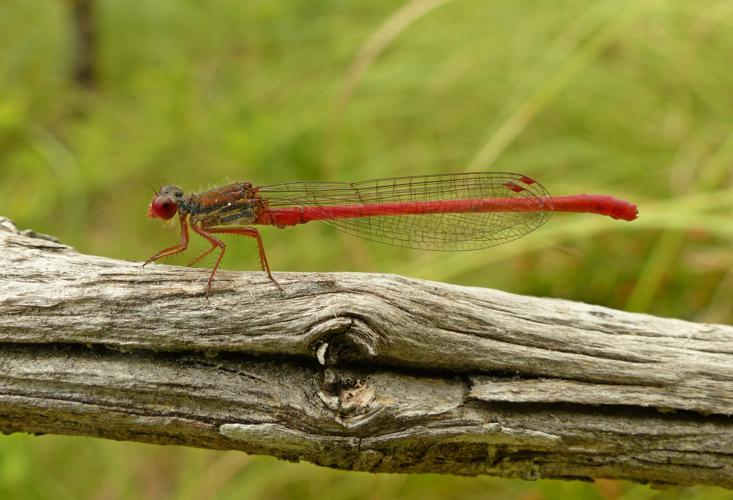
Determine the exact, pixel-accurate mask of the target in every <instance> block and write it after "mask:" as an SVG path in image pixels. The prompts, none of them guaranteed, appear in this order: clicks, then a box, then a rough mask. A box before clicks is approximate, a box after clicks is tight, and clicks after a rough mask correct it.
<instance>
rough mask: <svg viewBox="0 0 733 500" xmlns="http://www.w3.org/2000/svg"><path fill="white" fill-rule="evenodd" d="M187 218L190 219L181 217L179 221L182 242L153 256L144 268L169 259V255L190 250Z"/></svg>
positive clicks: (184, 215) (183, 215) (186, 215)
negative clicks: (163, 259)
mask: <svg viewBox="0 0 733 500" xmlns="http://www.w3.org/2000/svg"><path fill="white" fill-rule="evenodd" d="M186 217H188V214H180V215H179V220H180V221H181V242H180V243H179V244H178V245H173V246H172V247H168V248H164V249H163V250H161V251H160V252H158V253H156V254H155V255H153V256H152V257H150V258H149V259H148V260H146V261H145V263H144V264H143V267H145V266H146V265H147V264H150V263H151V262H153V261H155V260H158V259H161V258H163V257H168V256H169V255H174V254H177V253H181V252H183V251H184V250H186V248H188V222H187V221H186Z"/></svg>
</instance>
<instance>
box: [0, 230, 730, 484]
mask: <svg viewBox="0 0 733 500" xmlns="http://www.w3.org/2000/svg"><path fill="white" fill-rule="evenodd" d="M207 276H208V271H207V270H202V269H188V268H185V269H182V268H174V267H169V266H160V265H154V266H150V267H149V268H145V269H142V268H141V267H140V264H139V263H132V262H122V261H118V260H113V259H107V258H102V257H94V256H88V255H82V254H79V253H77V252H76V251H74V250H73V249H71V248H70V247H68V246H66V245H63V244H60V243H58V242H56V241H54V240H52V239H49V238H47V237H43V236H41V235H36V234H34V233H28V232H26V233H21V232H18V231H17V230H16V228H15V227H14V225H13V224H12V223H11V222H10V221H8V220H7V219H0V430H1V431H3V432H34V433H56V434H80V435H88V436H100V437H106V438H111V439H122V440H133V441H145V442H150V443H160V444H182V445H189V446H200V447H207V448H218V449H239V450H244V451H246V452H249V453H263V454H270V455H275V456H278V457H281V458H285V459H289V460H300V459H304V460H308V461H311V462H314V463H317V464H321V465H327V466H331V467H337V468H342V469H358V470H367V471H389V472H421V471H430V472H445V473H454V474H493V475H499V476H510V477H523V478H528V479H534V478H540V477H545V478H581V479H587V478H596V477H608V478H623V479H632V480H636V481H645V482H654V483H659V484H669V483H672V484H714V485H722V486H727V487H733V418H731V414H733V385H732V382H733V327H730V326H723V325H710V324H694V323H688V322H685V321H678V320H673V319H663V318H656V317H652V316H647V315H642V314H629V313H625V312H621V311H614V310H611V309H606V308H603V307H598V306H592V305H587V304H581V303H575V302H569V301H564V300H555V299H541V298H532V297H522V296H517V295H512V294H509V293H504V292H499V291H495V290H486V289H478V288H466V287H459V286H452V285H445V284H441V283H431V282H426V281H419V280H412V279H407V278H402V277H399V276H384V275H374V274H348V273H338V274H290V273H277V275H276V276H277V278H278V279H279V280H280V283H281V284H282V286H283V290H284V291H283V292H282V293H281V292H280V291H279V290H278V289H277V288H276V287H274V286H272V284H271V283H270V282H268V280H267V279H266V277H265V276H264V274H263V273H259V272H253V273H235V272H221V273H220V274H218V279H217V281H216V282H215V285H214V292H213V293H212V295H211V296H210V297H209V298H208V299H207V298H205V296H204V293H203V292H204V289H205V283H206V278H207Z"/></svg>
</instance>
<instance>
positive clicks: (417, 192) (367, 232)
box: [257, 172, 552, 250]
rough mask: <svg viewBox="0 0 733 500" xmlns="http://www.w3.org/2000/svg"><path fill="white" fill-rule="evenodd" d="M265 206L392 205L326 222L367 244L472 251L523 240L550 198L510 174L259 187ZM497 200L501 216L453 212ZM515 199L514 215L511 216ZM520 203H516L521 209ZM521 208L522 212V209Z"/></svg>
mask: <svg viewBox="0 0 733 500" xmlns="http://www.w3.org/2000/svg"><path fill="white" fill-rule="evenodd" d="M257 193H258V195H259V196H260V197H261V198H262V199H264V200H265V203H266V205H267V206H269V207H333V206H347V207H357V208H358V207H362V208H365V207H367V206H369V205H374V204H390V207H394V210H393V213H391V214H389V215H378V216H368V217H358V218H353V217H350V218H332V219H325V220H323V222H325V223H327V224H329V225H331V226H333V227H335V228H336V229H339V230H341V231H343V232H346V233H349V234H353V235H354V236H358V237H360V238H364V239H367V240H372V241H378V242H381V243H387V244H390V245H396V246H402V247H408V248H417V249H424V250H474V249H478V248H485V247H490V246H494V245H500V244H502V243H506V242H508V241H512V240H515V239H517V238H520V237H522V236H524V235H526V234H527V233H529V232H531V231H533V230H535V229H537V228H538V227H539V226H541V225H542V224H544V223H545V222H546V221H547V220H548V219H549V217H550V214H551V210H552V206H551V204H552V199H551V198H550V196H549V194H548V193H547V191H546V190H545V188H544V187H542V185H541V184H540V183H539V182H537V181H535V180H533V179H531V178H529V177H527V176H524V175H521V174H514V173H508V172H484V173H461V174H445V175H430V176H414V177H395V178H387V179H374V180H370V181H363V182H291V183H287V184H277V185H271V186H260V187H259V188H258V191H257ZM487 198H497V199H502V201H504V200H506V201H505V202H504V205H505V206H506V209H504V210H502V211H456V210H455V208H454V207H455V203H452V204H450V206H451V207H453V208H450V207H449V206H448V205H449V202H451V201H454V200H476V199H487ZM513 200H516V206H517V210H512V203H513ZM520 200H521V202H520ZM424 201H430V202H436V203H438V205H439V206H440V203H444V204H445V206H446V211H442V212H439V213H422V214H421V213H409V212H410V211H413V212H414V209H413V208H411V207H414V206H415V204H416V202H424ZM520 206H521V209H520V208H519V207H520Z"/></svg>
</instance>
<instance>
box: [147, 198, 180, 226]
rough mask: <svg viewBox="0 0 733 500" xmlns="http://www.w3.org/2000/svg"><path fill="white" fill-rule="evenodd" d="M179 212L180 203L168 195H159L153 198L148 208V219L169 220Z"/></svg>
mask: <svg viewBox="0 0 733 500" xmlns="http://www.w3.org/2000/svg"><path fill="white" fill-rule="evenodd" d="M176 212H178V203H176V200H175V199H174V198H173V197H172V196H170V195H167V194H159V195H156V196H155V198H153V201H151V202H150V206H149V207H148V217H154V218H158V219H163V220H168V219H170V218H171V217H173V216H174V215H176Z"/></svg>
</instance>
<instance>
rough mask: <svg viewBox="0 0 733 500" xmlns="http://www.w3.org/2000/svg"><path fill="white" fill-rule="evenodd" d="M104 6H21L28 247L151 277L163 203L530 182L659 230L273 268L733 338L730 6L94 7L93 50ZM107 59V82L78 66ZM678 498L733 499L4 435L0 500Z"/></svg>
mask: <svg viewBox="0 0 733 500" xmlns="http://www.w3.org/2000/svg"><path fill="white" fill-rule="evenodd" d="M82 3H83V2H81V0H77V1H72V0H2V1H1V2H0V215H4V216H8V217H10V218H12V219H14V220H15V221H16V222H17V224H18V226H19V227H20V228H33V229H35V230H37V231H41V232H46V233H50V234H53V235H55V236H57V237H59V238H60V239H61V240H63V241H64V242H66V243H69V244H71V245H73V246H75V247H76V248H77V249H79V250H80V251H82V252H86V253H92V254H99V255H105V256H110V257H116V258H122V259H131V260H137V261H139V260H144V259H145V258H147V257H149V256H150V255H152V254H153V253H155V252H156V251H158V250H159V249H161V248H162V247H164V246H167V245H169V244H170V243H172V242H174V241H176V239H177V237H178V233H177V228H176V226H175V224H172V225H166V224H164V223H161V222H160V221H152V220H149V219H147V218H146V217H145V210H146V207H147V204H148V203H149V201H150V198H151V192H150V186H153V187H157V186H159V185H161V184H166V183H171V182H174V183H177V184H180V185H181V186H183V187H184V188H185V189H188V190H193V191H196V190H202V189H205V188H209V187H213V186H215V185H218V184H223V183H225V182H228V181H233V180H249V181H252V182H254V183H255V184H269V183H277V182H285V181H291V180H354V181H356V180H365V179H369V178H374V177H384V176H394V175H410V174H429V173H442V172H461V171H472V170H487V169H492V170H508V171H518V172H521V173H524V174H527V175H529V176H531V177H534V178H536V179H538V180H540V181H541V182H542V183H543V184H544V185H545V186H546V187H547V188H548V189H549V190H550V191H551V192H552V193H553V194H573V193H582V192H598V193H607V194H613V195H617V196H619V197H623V198H626V199H629V200H631V201H634V202H636V203H638V204H639V206H640V211H641V214H640V218H639V219H638V220H637V221H635V222H633V223H625V222H619V221H612V220H611V219H608V218H605V217H597V216H591V215H557V216H555V217H554V218H553V220H551V221H550V223H549V224H548V225H546V226H544V227H543V228H541V229H540V230H539V231H536V232H535V233H534V234H532V235H529V236H527V237H525V238H523V239H522V240H519V241H517V242H514V243H511V244H508V245H505V246H502V247H497V248H492V249H488V250H483V251H475V252H467V253H433V252H419V251H410V250H405V249H402V248H391V247H388V246H382V245H379V244H373V243H370V242H366V241H362V240H358V239H356V238H353V237H350V236H347V235H342V234H340V233H338V232H337V231H335V230H333V229H331V228H329V227H327V226H325V225H318V224H308V225H305V226H301V227H297V228H291V229H287V230H279V229H276V228H264V230H263V236H264V239H265V245H266V248H267V250H268V257H269V260H270V264H271V266H272V268H273V270H275V271H374V272H389V273H399V274H404V275H408V276H414V277H420V278H427V279H434V280H440V281H446V282H450V283H458V284H465V285H473V286H483V287H493V288H500V289H504V290H509V291H513V292H517V293H523V294H531V295H543V296H553V297H563V298H568V299H573V300H582V301H587V302H591V303H596V304H602V305H607V306H610V307H616V308H622V309H627V310H633V311H644V312H649V313H652V314H656V315H663V316H671V317H677V318H683V319H689V320H694V321H711V322H722V323H730V322H731V320H732V319H733V300H731V299H732V297H733V252H731V250H730V247H731V242H732V241H733V224H732V223H731V222H732V221H733V219H732V218H731V215H732V214H733V66H732V63H733V2H731V1H730V0H700V1H696V2H692V1H673V0H670V1H662V0H648V1H644V0H596V1H589V0H556V1H554V2H537V1H533V0H515V1H511V2H510V1H506V0H454V1H448V0H413V1H407V2H404V3H402V2H389V1H386V0H356V1H350V2H343V1H336V0H268V1H266V2H245V1H241V0H210V1H204V0H155V1H143V0H128V1H115V0H91V4H92V5H93V8H94V11H93V13H92V17H91V21H90V23H89V27H91V28H92V30H93V33H94V44H93V45H92V50H91V51H89V52H86V51H85V50H84V49H83V46H82V45H81V44H80V43H79V39H80V38H79V29H78V27H79V23H78V22H77V21H75V19H77V18H76V17H75V16H74V13H75V12H78V10H75V9H79V6H80V5H81V4H82ZM82 24H83V23H82ZM84 61H87V62H89V63H90V66H89V67H90V68H91V72H90V73H86V77H85V76H84V75H82V76H79V74H77V73H78V72H79V71H78V69H75V68H78V67H79V65H80V63H82V62H84ZM230 240H231V238H230ZM197 245H198V247H196V248H195V249H194V250H193V251H191V252H190V253H191V255H194V252H195V251H196V250H197V249H198V248H199V247H200V248H201V249H203V248H205V245H204V244H203V243H197ZM229 248H230V251H229V252H228V253H227V258H226V260H225V261H224V268H226V269H239V270H257V269H259V264H258V260H257V252H256V248H255V245H254V244H253V242H251V241H248V240H241V241H236V242H234V241H232V244H231V245H230V246H229ZM186 261H187V259H186V257H182V258H180V259H172V260H171V263H174V264H175V263H179V264H180V263H185V262H186ZM204 272H205V271H202V273H204ZM202 280H203V278H202ZM657 495H659V496H660V497H661V498H733V494H732V493H730V492H726V491H724V490H720V489H715V488H687V489H671V490H666V491H664V492H662V493H659V492H656V491H655V490H652V489H650V488H648V487H646V486H641V485H633V484H630V483H624V482H615V481H598V482H596V483H594V484H582V483H564V482H556V481H539V482H536V483H529V482H522V481H519V480H516V481H514V480H498V479H493V478H454V477H443V476H433V475H420V476H397V475H370V474H363V473H346V472H340V471H331V470H327V469H322V468H318V467H315V466H312V465H309V464H288V463H284V462H278V461H276V460H274V459H271V458H268V457H250V456H246V455H244V454H241V453H221V452H211V451H207V450H194V449H185V448H169V447H154V446H148V445H140V444H133V443H114V442H107V441H100V440H92V439H86V438H76V437H49V436H46V437H28V436H22V435H14V436H10V437H3V438H1V439H0V496H1V497H2V498H104V499H108V498H111V499H116V498H140V497H159V498H249V497H259V498H308V497H321V498H333V499H351V498H390V497H400V498H416V499H417V498H420V499H428V498H444V497H461V496H462V497H464V498H525V499H543V498H547V499H561V498H651V497H654V496H657Z"/></svg>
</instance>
